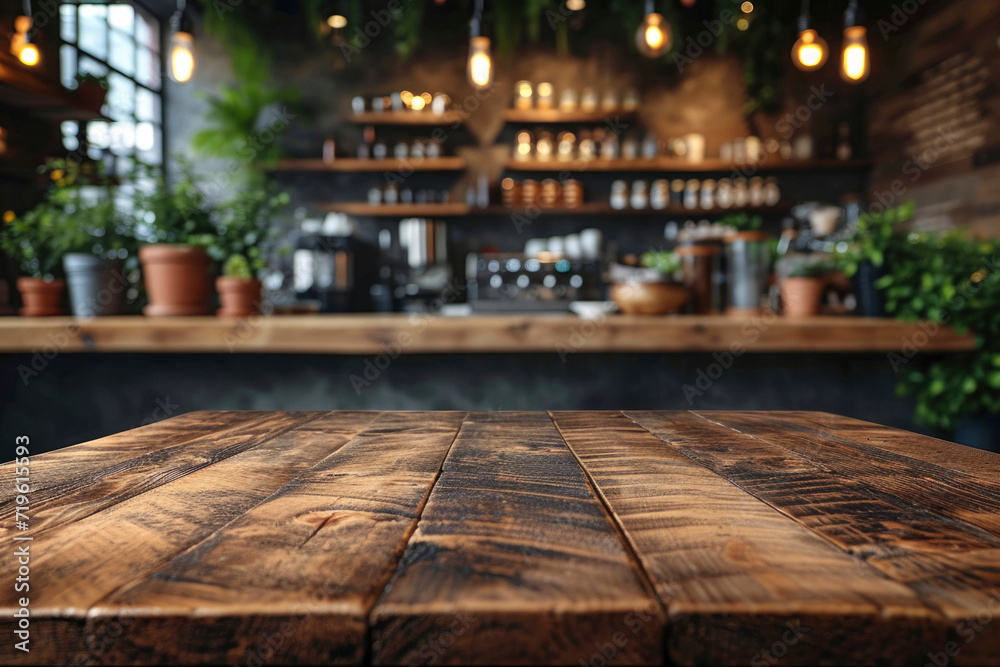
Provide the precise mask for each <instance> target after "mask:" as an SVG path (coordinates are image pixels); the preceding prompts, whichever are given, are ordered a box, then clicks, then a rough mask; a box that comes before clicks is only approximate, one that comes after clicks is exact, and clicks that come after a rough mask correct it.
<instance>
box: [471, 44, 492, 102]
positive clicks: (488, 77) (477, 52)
mask: <svg viewBox="0 0 1000 667" xmlns="http://www.w3.org/2000/svg"><path fill="white" fill-rule="evenodd" d="M468 75H469V83H471V84H472V85H473V86H474V87H475V88H480V89H482V88H488V87H489V86H490V84H491V83H493V59H492V58H491V57H490V39H489V37H473V38H472V39H471V40H470V41H469V67H468Z"/></svg>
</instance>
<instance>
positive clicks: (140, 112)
mask: <svg viewBox="0 0 1000 667" xmlns="http://www.w3.org/2000/svg"><path fill="white" fill-rule="evenodd" d="M135 117H136V118H138V119H139V120H150V121H154V122H157V123H159V122H160V120H161V118H160V96H159V95H157V94H156V93H152V92H150V91H148V90H146V89H145V88H136V90H135Z"/></svg>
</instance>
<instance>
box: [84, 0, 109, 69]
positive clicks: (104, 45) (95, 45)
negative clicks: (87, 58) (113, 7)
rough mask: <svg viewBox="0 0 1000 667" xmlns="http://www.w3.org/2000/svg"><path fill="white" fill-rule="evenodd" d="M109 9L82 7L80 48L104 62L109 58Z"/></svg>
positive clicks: (98, 6)
mask: <svg viewBox="0 0 1000 667" xmlns="http://www.w3.org/2000/svg"><path fill="white" fill-rule="evenodd" d="M107 14H108V11H107V7H105V6H104V5H80V48H81V49H83V50H84V51H87V52H88V53H90V54H91V55H94V56H96V57H98V58H101V59H102V60H103V59H105V58H107V57H108V24H107Z"/></svg>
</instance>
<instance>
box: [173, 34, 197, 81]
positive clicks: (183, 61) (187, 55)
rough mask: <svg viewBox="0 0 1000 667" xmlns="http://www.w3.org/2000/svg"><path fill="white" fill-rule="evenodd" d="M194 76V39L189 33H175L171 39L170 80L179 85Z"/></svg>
mask: <svg viewBox="0 0 1000 667" xmlns="http://www.w3.org/2000/svg"><path fill="white" fill-rule="evenodd" d="M192 74H194V38H193V37H191V33H189V32H175V33H174V34H173V37H171V38H170V78H171V79H173V80H174V81H176V82H177V83H185V82H187V81H190V80H191V75H192Z"/></svg>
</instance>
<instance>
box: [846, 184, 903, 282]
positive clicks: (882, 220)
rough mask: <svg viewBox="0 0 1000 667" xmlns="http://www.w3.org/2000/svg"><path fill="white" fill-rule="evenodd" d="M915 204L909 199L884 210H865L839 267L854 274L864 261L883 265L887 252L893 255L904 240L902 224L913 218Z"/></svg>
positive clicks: (849, 239)
mask: <svg viewBox="0 0 1000 667" xmlns="http://www.w3.org/2000/svg"><path fill="white" fill-rule="evenodd" d="M914 206H915V204H914V202H913V201H912V200H909V201H906V202H903V203H902V204H900V205H899V206H895V207H893V208H888V209H885V210H884V211H883V212H881V213H873V212H870V211H869V212H865V213H862V214H861V216H860V217H859V218H858V222H857V226H856V227H855V228H854V231H853V232H852V234H851V236H850V238H848V239H847V248H846V249H844V250H842V251H840V252H839V253H838V254H837V266H838V268H840V269H841V270H842V271H843V272H844V273H846V274H847V275H848V277H850V276H853V275H854V274H855V273H857V272H858V266H859V265H860V264H861V263H862V262H871V263H872V264H873V265H874V266H877V267H880V266H883V265H884V264H885V262H886V256H887V254H892V250H893V249H894V248H899V247H900V246H901V245H902V244H903V243H904V241H905V239H906V232H905V231H903V230H901V229H900V225H902V224H904V223H906V222H908V221H910V220H911V219H912V218H913V211H914Z"/></svg>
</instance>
